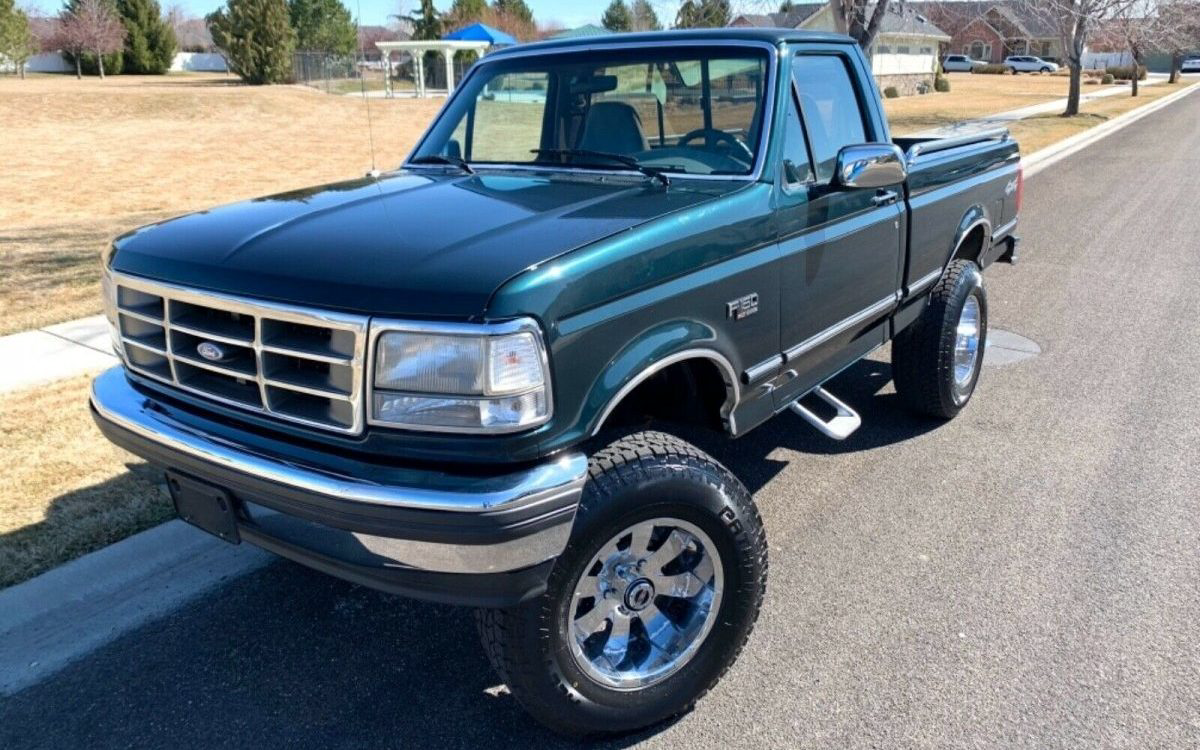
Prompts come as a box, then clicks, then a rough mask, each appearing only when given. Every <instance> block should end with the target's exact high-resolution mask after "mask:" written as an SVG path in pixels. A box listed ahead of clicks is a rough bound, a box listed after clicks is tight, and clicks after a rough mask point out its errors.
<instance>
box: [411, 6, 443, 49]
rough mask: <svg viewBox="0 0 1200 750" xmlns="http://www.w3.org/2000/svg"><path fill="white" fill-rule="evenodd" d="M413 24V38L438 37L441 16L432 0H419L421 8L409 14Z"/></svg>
mask: <svg viewBox="0 0 1200 750" xmlns="http://www.w3.org/2000/svg"><path fill="white" fill-rule="evenodd" d="M409 20H410V21H412V25H413V39H440V38H441V37H442V16H441V14H440V13H438V12H437V8H435V7H433V0H421V10H420V12H418V13H414V14H412V15H411V16H409Z"/></svg>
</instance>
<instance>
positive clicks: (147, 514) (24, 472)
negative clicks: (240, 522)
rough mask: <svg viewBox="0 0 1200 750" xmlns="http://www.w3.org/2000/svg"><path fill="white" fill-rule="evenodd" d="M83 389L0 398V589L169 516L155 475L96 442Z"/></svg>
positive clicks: (62, 385)
mask: <svg viewBox="0 0 1200 750" xmlns="http://www.w3.org/2000/svg"><path fill="white" fill-rule="evenodd" d="M89 382H90V376H85V377H77V378H71V379H69V380H64V381H61V382H59V383H56V384H54V385H53V386H50V387H41V388H36V389H31V390H28V391H19V392H16V393H9V394H4V395H0V445H3V446H4V452H3V461H2V462H0V588H3V587H5V586H10V585H12V584H14V583H18V582H20V581H23V580H25V579H26V578H31V577H33V576H35V575H37V574H38V573H41V572H42V571H44V570H47V569H48V568H51V567H54V566H55V565H59V564H61V563H63V562H66V561H67V560H71V559H73V558H75V557H78V556H80V555H83V554H86V553H88V552H91V551H92V550H95V549H98V548H100V547H103V546H105V545H106V544H111V543H112V542H115V541H117V540H118V539H122V538H124V537H126V536H129V535H130V534H133V533H135V532H138V531H141V530H142V529H145V528H149V527H150V526H154V525H155V524H158V523H160V522H162V521H163V520H165V519H167V518H168V517H170V516H171V514H172V513H173V512H174V511H173V509H172V507H171V501H170V499H169V498H168V497H167V493H166V490H165V488H164V487H163V486H162V484H161V482H160V479H159V475H158V473H157V472H156V471H153V470H151V469H150V468H149V467H148V466H147V465H146V464H144V463H142V462H140V461H139V460H138V459H136V458H134V457H133V456H132V455H130V454H128V453H126V452H124V451H122V450H120V449H119V448H117V447H115V446H113V445H112V444H110V443H109V442H108V441H107V440H105V439H104V438H103V437H101V435H100V432H99V431H98V430H97V429H96V427H95V425H94V424H93V423H92V419H91V416H90V415H89V413H88V405H87V392H88V385H89Z"/></svg>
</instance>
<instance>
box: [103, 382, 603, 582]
mask: <svg viewBox="0 0 1200 750" xmlns="http://www.w3.org/2000/svg"><path fill="white" fill-rule="evenodd" d="M91 403H92V408H93V411H94V416H95V418H96V422H97V424H98V425H99V426H100V428H101V430H102V431H103V432H104V434H105V435H106V436H107V437H108V438H109V439H110V440H112V441H113V442H115V443H117V444H118V445H120V446H122V447H124V448H126V449H127V450H130V451H131V452H132V453H135V454H137V455H140V456H142V457H143V458H145V459H147V460H148V461H149V462H150V463H152V464H156V465H159V466H162V467H164V468H167V469H171V470H174V471H178V472H180V473H184V474H187V475H190V476H193V477H196V478H198V479H201V480H203V481H205V482H208V483H211V484H213V485H216V486H219V487H221V488H224V489H226V490H228V491H229V492H230V493H231V495H232V496H233V497H234V498H236V499H237V500H238V501H239V506H240V510H239V512H240V513H241V514H242V515H241V517H240V518H239V521H238V526H239V530H240V531H241V536H242V538H243V539H245V540H246V541H249V542H251V543H253V544H257V545H259V546H263V547H267V548H268V549H272V550H274V551H276V552H279V553H280V554H283V555H285V556H288V557H293V558H295V559H297V560H299V561H300V562H304V563H309V564H312V565H313V566H314V567H318V568H322V569H326V570H328V572H332V573H334V574H337V575H342V576H343V577H346V578H351V579H354V580H360V579H361V578H363V576H361V575H360V576H357V577H356V576H355V575H348V574H346V573H345V571H341V570H336V569H333V568H336V567H337V566H338V565H339V564H341V563H344V564H346V565H348V566H350V567H351V569H352V572H353V571H354V570H358V572H361V573H370V572H372V571H374V572H373V573H372V575H374V573H392V572H396V573H403V572H406V571H407V572H425V573H432V574H466V575H489V574H502V573H507V572H511V571H517V570H521V569H525V568H530V567H531V566H537V565H539V564H542V563H546V562H547V561H550V560H553V559H554V558H555V557H557V556H558V555H559V554H560V553H561V552H562V550H563V549H564V548H565V547H566V544H567V540H568V538H569V537H570V533H571V525H572V522H573V520H574V514H575V509H576V507H577V506H578V503H579V498H580V496H581V494H582V492H583V485H584V483H585V481H586V479H587V458H586V457H585V456H583V455H582V454H578V453H574V454H568V455H564V456H562V457H560V458H558V459H556V460H553V461H550V462H547V463H544V464H541V465H538V466H534V467H531V468H525V469H522V470H520V471H516V472H512V473H506V474H501V475H498V476H497V475H487V476H476V475H472V474H461V475H460V474H451V473H447V472H442V471H434V470H425V469H409V468H391V467H380V466H378V465H375V464H370V465H368V464H362V466H363V470H362V471H360V472H356V471H347V470H346V469H345V464H346V463H347V462H346V461H342V466H341V469H340V470H334V469H331V468H327V467H318V466H312V465H305V464H302V463H299V462H298V461H296V460H293V459H290V458H289V457H288V455H287V448H288V445H287V443H284V442H282V441H274V442H264V441H265V440H266V439H264V438H261V436H259V437H258V442H257V444H256V445H255V446H254V447H250V446H249V445H246V444H244V443H242V442H240V441H238V440H236V439H234V438H236V434H237V433H236V432H233V431H231V430H230V428H229V427H228V426H227V425H226V426H222V428H221V429H220V430H217V429H216V428H215V423H213V424H214V430H213V431H212V432H211V433H210V432H206V431H205V430H203V429H202V428H201V427H198V426H197V425H198V424H202V423H203V415H194V414H190V413H186V414H185V413H183V412H180V411H178V410H176V409H175V408H174V407H172V406H169V405H167V404H165V403H160V402H159V401H158V400H156V399H154V398H152V397H150V396H147V395H145V394H143V393H141V392H140V391H138V390H137V389H135V388H134V386H133V385H132V384H131V383H130V382H129V380H128V378H127V377H126V375H125V372H124V370H123V368H121V367H116V368H113V369H111V370H109V371H107V372H105V373H103V374H102V375H100V376H99V377H98V378H96V380H95V382H94V383H93V385H92V397H91ZM230 435H233V438H231V437H230ZM247 442H249V441H248V440H247ZM309 452H311V449H309ZM368 475H369V476H368ZM306 556H310V557H312V558H313V559H312V560H310V559H304V558H305V557H306ZM314 560H316V561H317V562H320V563H321V564H317V563H316V562H314ZM360 568H361V569H365V570H359V569H360ZM361 582H365V583H367V584H368V585H375V586H376V587H377V588H389V587H387V586H381V585H378V583H377V582H376V581H361ZM394 588H397V589H403V588H404V587H403V586H397V587H394ZM426 598H444V597H436V596H429V597H426ZM450 598H451V599H452V598H453V597H450Z"/></svg>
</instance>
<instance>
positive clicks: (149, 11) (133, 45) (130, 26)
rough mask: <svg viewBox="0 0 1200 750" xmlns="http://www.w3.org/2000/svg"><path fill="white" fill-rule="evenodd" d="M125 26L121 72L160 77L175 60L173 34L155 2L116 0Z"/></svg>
mask: <svg viewBox="0 0 1200 750" xmlns="http://www.w3.org/2000/svg"><path fill="white" fill-rule="evenodd" d="M117 12H118V13H120V14H121V24H122V25H123V26H124V27H125V52H124V54H123V57H122V61H121V63H122V68H121V71H122V72H124V73H151V74H157V75H161V74H163V73H166V72H167V71H168V70H169V69H170V68H171V60H173V59H174V57H175V49H176V47H178V46H179V45H178V44H177V43H176V42H175V31H174V29H172V28H171V24H169V23H167V22H166V21H165V20H163V17H162V10H161V9H160V8H159V6H158V2H157V0H117Z"/></svg>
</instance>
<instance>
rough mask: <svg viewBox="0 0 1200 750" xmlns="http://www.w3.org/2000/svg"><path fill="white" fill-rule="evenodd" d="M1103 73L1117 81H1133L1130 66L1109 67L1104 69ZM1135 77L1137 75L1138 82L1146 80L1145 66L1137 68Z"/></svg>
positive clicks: (1131, 67)
mask: <svg viewBox="0 0 1200 750" xmlns="http://www.w3.org/2000/svg"><path fill="white" fill-rule="evenodd" d="M1104 72H1106V73H1108V74H1109V75H1111V76H1112V77H1113V78H1116V79H1117V80H1118V81H1130V80H1133V66H1132V65H1109V66H1108V67H1107V68H1105V69H1104ZM1137 75H1138V80H1139V81H1144V80H1146V66H1145V65H1139V66H1138V74H1137Z"/></svg>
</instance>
